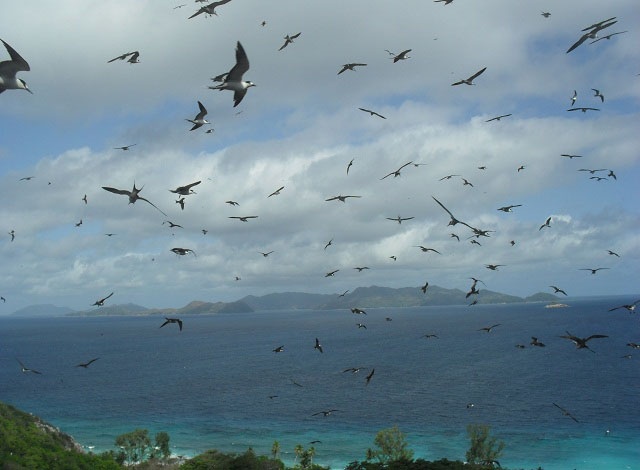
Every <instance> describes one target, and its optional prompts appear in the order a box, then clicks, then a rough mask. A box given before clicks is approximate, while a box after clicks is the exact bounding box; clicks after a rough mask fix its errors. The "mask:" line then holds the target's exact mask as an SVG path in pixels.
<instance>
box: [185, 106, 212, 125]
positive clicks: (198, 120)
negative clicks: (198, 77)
mask: <svg viewBox="0 0 640 470" xmlns="http://www.w3.org/2000/svg"><path fill="white" fill-rule="evenodd" d="M198 108H199V109H200V111H199V112H198V114H196V117H194V118H193V119H185V121H188V122H190V123H191V124H193V127H192V128H191V129H189V130H190V131H195V130H196V129H199V128H200V127H202V126H204V125H205V124H211V123H210V122H209V121H207V120H206V119H205V118H204V117H205V116H206V115H207V108H205V107H204V105H203V104H202V103H201V102H200V101H198Z"/></svg>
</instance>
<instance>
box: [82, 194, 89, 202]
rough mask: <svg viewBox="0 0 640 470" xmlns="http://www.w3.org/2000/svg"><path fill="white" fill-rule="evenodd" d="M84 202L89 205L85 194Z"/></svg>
mask: <svg viewBox="0 0 640 470" xmlns="http://www.w3.org/2000/svg"><path fill="white" fill-rule="evenodd" d="M82 200H83V201H84V203H85V204H87V202H88V201H87V195H86V194H85V195H84V197H83V198H82Z"/></svg>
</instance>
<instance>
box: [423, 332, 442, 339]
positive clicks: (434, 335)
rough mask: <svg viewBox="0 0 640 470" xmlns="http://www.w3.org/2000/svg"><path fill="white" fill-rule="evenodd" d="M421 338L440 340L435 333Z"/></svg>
mask: <svg viewBox="0 0 640 470" xmlns="http://www.w3.org/2000/svg"><path fill="white" fill-rule="evenodd" d="M421 338H427V339H430V338H435V339H440V338H439V337H438V335H436V334H433V333H429V334H426V335H422V336H421Z"/></svg>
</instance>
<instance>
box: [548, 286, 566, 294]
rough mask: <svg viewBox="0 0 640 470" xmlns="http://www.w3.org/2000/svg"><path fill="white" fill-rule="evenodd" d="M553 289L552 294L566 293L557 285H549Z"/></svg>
mask: <svg viewBox="0 0 640 470" xmlns="http://www.w3.org/2000/svg"><path fill="white" fill-rule="evenodd" d="M549 287H551V288H552V289H553V293H554V294H564V295H567V293H566V292H565V291H563V290H562V289H560V288H559V287H556V286H549Z"/></svg>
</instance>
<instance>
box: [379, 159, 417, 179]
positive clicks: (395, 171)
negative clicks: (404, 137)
mask: <svg viewBox="0 0 640 470" xmlns="http://www.w3.org/2000/svg"><path fill="white" fill-rule="evenodd" d="M412 163H413V162H408V163H405V164H404V165H402V166H401V167H400V168H398V169H397V170H394V171H392V172H391V173H388V174H386V175H384V176H383V177H382V178H380V179H381V180H383V179H385V178H387V177H388V176H391V175H393V177H394V178H397V177H398V176H400V170H402V169H403V168H404V167H405V166H408V165H411V164H412Z"/></svg>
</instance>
